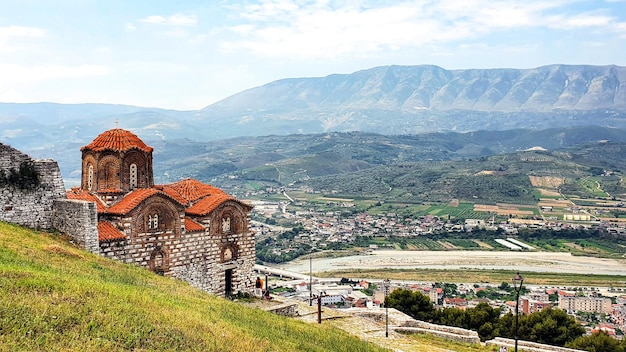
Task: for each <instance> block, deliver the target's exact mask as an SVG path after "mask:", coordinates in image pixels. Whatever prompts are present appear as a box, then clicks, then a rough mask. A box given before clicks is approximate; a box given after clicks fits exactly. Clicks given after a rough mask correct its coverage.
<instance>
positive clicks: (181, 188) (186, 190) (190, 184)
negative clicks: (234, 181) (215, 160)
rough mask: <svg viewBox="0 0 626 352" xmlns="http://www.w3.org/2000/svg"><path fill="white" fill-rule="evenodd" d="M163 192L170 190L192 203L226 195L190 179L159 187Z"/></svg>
mask: <svg viewBox="0 0 626 352" xmlns="http://www.w3.org/2000/svg"><path fill="white" fill-rule="evenodd" d="M158 187H162V188H163V189H164V190H165V189H166V188H170V189H172V190H173V191H175V192H177V193H178V194H180V195H181V196H182V197H183V198H185V199H186V200H187V201H188V202H194V201H196V200H198V199H200V198H204V197H206V196H211V195H215V194H226V193H224V191H222V190H221V189H219V188H217V187H213V186H211V185H209V184H206V183H202V182H200V181H198V180H194V179H192V178H188V179H184V180H182V181H178V182H174V183H170V184H167V185H160V186H158Z"/></svg>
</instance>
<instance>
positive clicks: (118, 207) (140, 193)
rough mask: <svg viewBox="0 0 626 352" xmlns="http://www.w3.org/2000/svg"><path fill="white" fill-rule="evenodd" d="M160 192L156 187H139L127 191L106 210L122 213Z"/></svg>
mask: <svg viewBox="0 0 626 352" xmlns="http://www.w3.org/2000/svg"><path fill="white" fill-rule="evenodd" d="M157 193H161V191H159V190H158V189H156V188H139V189H136V190H134V191H132V192H130V193H128V194H127V195H126V196H125V197H124V198H122V199H121V200H120V201H119V202H117V203H116V204H114V205H113V206H111V207H110V208H109V209H108V210H107V211H106V212H107V213H109V214H117V215H124V214H128V212H129V211H131V210H133V209H135V208H136V207H137V206H138V205H139V204H141V202H143V201H144V200H145V199H146V198H148V197H150V196H151V195H154V194H157Z"/></svg>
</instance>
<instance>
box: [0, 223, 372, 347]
mask: <svg viewBox="0 0 626 352" xmlns="http://www.w3.org/2000/svg"><path fill="white" fill-rule="evenodd" d="M0 297H1V299H0V351H59V350H62V351H74V350H80V351H122V350H124V351H127V350H135V351H378V350H381V349H379V348H378V347H376V346H374V345H372V344H368V343H366V342H364V341H361V340H359V339H357V338H356V337H352V336H349V335H348V334H347V333H346V332H344V331H341V330H338V329H334V328H332V327H331V326H330V325H320V326H318V325H312V324H307V323H304V322H301V321H296V320H293V319H291V318H285V317H280V316H276V315H273V314H271V313H267V312H264V311H262V310H260V309H254V308H249V307H245V306H243V305H241V304H238V303H236V302H231V301H229V300H226V299H223V298H220V297H215V296H212V295H209V294H207V293H204V292H201V291H199V290H196V289H194V288H192V287H190V286H189V285H187V284H186V283H183V282H181V281H177V280H173V279H169V278H164V277H160V276H157V275H154V274H152V273H150V272H149V271H147V270H145V269H142V268H139V267H136V266H132V265H124V264H120V263H117V262H113V261H110V260H107V259H105V258H102V257H98V256H96V255H93V254H90V253H87V252H84V251H82V250H79V249H77V248H75V247H73V246H72V245H71V244H69V243H68V242H67V241H65V240H64V239H63V238H61V237H59V236H56V235H53V234H48V233H37V232H34V231H31V230H27V229H23V228H21V227H18V226H15V225H9V224H6V223H0Z"/></svg>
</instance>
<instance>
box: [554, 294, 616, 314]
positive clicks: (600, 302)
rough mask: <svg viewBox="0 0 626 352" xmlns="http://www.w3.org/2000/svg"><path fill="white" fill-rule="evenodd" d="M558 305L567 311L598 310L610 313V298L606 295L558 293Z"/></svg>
mask: <svg viewBox="0 0 626 352" xmlns="http://www.w3.org/2000/svg"><path fill="white" fill-rule="evenodd" d="M558 307H559V308H560V309H562V310H564V311H566V312H567V313H576V312H598V313H606V314H609V313H611V310H612V305H611V299H610V298H606V297H577V296H564V295H559V305H558Z"/></svg>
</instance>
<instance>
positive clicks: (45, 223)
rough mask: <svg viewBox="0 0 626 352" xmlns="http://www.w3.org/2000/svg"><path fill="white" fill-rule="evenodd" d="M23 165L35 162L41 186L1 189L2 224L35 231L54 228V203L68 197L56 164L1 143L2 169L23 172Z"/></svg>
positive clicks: (9, 186)
mask: <svg viewBox="0 0 626 352" xmlns="http://www.w3.org/2000/svg"><path fill="white" fill-rule="evenodd" d="M23 162H31V163H32V164H33V166H34V168H35V171H36V172H37V174H38V175H39V185H38V186H36V187H35V188H33V189H20V188H19V187H15V186H11V185H7V186H3V187H0V221H6V222H11V223H15V224H19V225H22V226H26V227H29V228H33V229H52V228H53V225H52V218H53V202H54V200H55V199H64V198H65V186H64V185H63V179H62V178H61V171H60V170H59V165H58V164H57V163H56V161H53V160H49V159H44V160H34V159H31V158H30V157H29V156H28V155H26V154H24V153H22V152H20V151H18V150H16V149H14V148H11V147H10V146H7V145H4V144H1V143H0V170H3V171H4V172H5V173H9V172H10V170H19V168H20V165H21V164H22V163H23Z"/></svg>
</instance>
